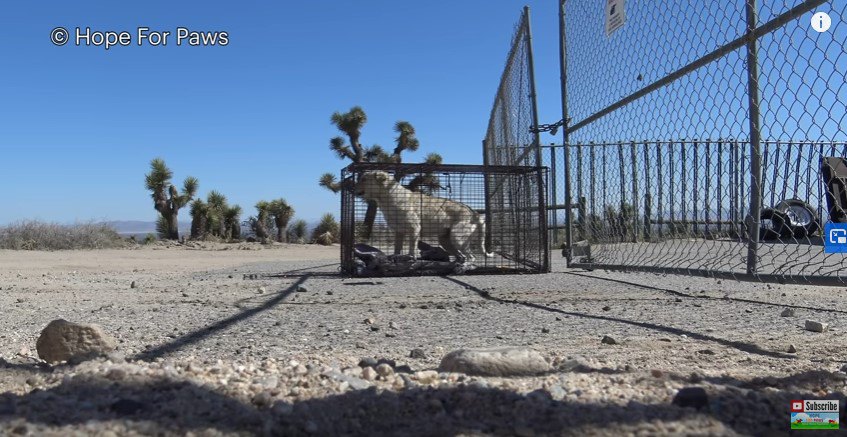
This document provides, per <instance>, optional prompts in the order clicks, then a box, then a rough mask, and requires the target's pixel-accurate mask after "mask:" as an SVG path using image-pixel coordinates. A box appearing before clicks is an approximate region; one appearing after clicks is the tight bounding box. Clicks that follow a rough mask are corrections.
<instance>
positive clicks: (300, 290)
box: [297, 285, 309, 293]
mask: <svg viewBox="0 0 847 437" xmlns="http://www.w3.org/2000/svg"><path fill="white" fill-rule="evenodd" d="M308 291H309V289H308V288H306V287H305V286H303V285H300V286H298V287H297V292H298V293H306V292H308Z"/></svg>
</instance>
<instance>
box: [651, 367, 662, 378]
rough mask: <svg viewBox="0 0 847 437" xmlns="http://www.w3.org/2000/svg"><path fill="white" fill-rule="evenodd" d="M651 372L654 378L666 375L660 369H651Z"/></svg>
mask: <svg viewBox="0 0 847 437" xmlns="http://www.w3.org/2000/svg"><path fill="white" fill-rule="evenodd" d="M650 374H651V375H653V377H654V378H661V377H662V376H663V375H664V373H662V371H661V370H659V369H653V370H651V371H650Z"/></svg>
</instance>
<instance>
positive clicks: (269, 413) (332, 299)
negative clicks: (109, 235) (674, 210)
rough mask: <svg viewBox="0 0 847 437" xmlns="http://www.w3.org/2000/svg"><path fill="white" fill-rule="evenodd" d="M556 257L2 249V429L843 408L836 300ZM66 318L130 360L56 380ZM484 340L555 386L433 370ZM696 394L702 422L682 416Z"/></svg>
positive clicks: (652, 426) (452, 423) (62, 369)
mask: <svg viewBox="0 0 847 437" xmlns="http://www.w3.org/2000/svg"><path fill="white" fill-rule="evenodd" d="M224 249H228V250H224ZM553 260H554V262H555V265H554V273H551V274H546V275H512V276H508V275H507V276H456V277H423V278H369V279H361V278H341V277H338V276H337V267H338V265H337V261H338V248H337V247H331V248H323V247H316V246H288V245H279V246H274V247H271V248H261V247H260V246H258V245H251V244H243V245H237V246H235V245H230V246H219V245H196V246H194V247H184V246H179V247H168V246H164V245H160V246H155V247H152V248H149V247H147V248H141V249H136V250H104V251H70V252H11V251H0V308H3V311H2V316H0V435H2V434H19V435H27V434H29V435H62V436H64V435H74V434H75V433H76V434H78V435H92V434H94V435H136V434H140V435H150V434H156V435H162V434H164V435H170V434H176V435H184V434H191V435H231V434H232V435H238V434H245V435H253V434H264V435H283V434H285V435H337V434H370V435H383V434H394V435H445V434H449V435H457V434H460V435H488V434H498V435H627V434H630V435H656V434H660V435H664V434H670V435H674V434H685V435H737V434H741V435H783V434H784V435H787V434H788V421H789V415H788V403H789V400H791V399H844V397H845V396H844V391H845V379H847V376H845V374H844V373H843V372H842V371H841V369H842V366H843V365H844V363H845V361H846V360H847V352H845V349H844V335H843V334H844V330H845V329H847V328H845V327H847V323H845V322H847V303H845V301H844V299H843V295H844V292H845V290H844V289H843V288H827V287H812V286H795V285H764V284H753V283H739V282H733V281H717V280H712V279H704V278H691V277H684V276H672V275H668V276H664V275H652V274H642V273H633V274H624V273H610V272H598V271H594V272H586V271H582V270H568V269H567V268H565V267H564V264H563V262H562V260H561V258H560V257H559V256H558V255H556V254H555V253H554V256H553ZM133 282H135V288H132V287H131V284H132V283H133ZM785 308H794V309H795V312H796V316H794V317H781V316H780V313H781V312H782V311H783V310H784V309H785ZM56 318H64V319H67V320H70V321H73V322H78V323H96V324H99V325H101V326H102V327H103V328H104V329H105V330H106V331H107V332H109V333H110V334H111V335H113V336H114V337H115V338H116V339H117V340H118V344H119V349H118V351H117V352H116V353H114V354H112V356H110V357H109V358H108V359H105V358H104V359H99V360H95V361H90V362H86V363H83V364H80V365H78V366H67V365H60V366H56V367H49V366H47V365H46V364H43V363H42V362H40V361H39V360H38V359H37V354H36V353H35V342H36V339H37V337H38V335H39V332H40V331H41V329H42V328H43V327H44V326H46V325H47V323H49V322H50V321H51V320H53V319H56ZM368 319H369V320H368ZM807 319H809V320H817V321H821V322H826V323H828V324H829V325H830V326H831V328H830V329H829V330H828V331H826V332H823V333H813V332H808V331H806V330H804V328H803V326H804V322H805V320H807ZM366 320H367V322H366ZM604 336H609V337H612V338H613V339H614V340H615V341H616V343H617V344H605V343H602V342H601V339H602V338H603V337H604ZM791 345H794V346H795V347H796V349H797V352H796V353H789V352H788V348H789V346H791ZM490 346H528V347H531V348H534V349H536V350H538V351H539V352H541V353H542V354H543V355H544V356H545V357H547V358H548V360H549V361H550V363H551V364H552V365H553V367H554V368H555V369H556V370H555V371H554V372H551V373H550V374H546V375H542V376H538V377H532V378H528V377H522V378H482V377H470V376H466V375H461V374H448V373H437V372H436V369H437V367H438V364H439V362H440V359H441V357H442V356H443V355H444V354H446V353H447V352H449V351H451V350H454V349H457V348H463V347H490ZM413 349H420V351H417V353H416V355H415V356H416V358H410V352H411V351H412V350H413ZM419 352H423V354H422V355H421V354H419ZM363 358H375V359H384V360H391V361H393V363H391V364H394V367H393V369H392V367H391V366H380V368H379V371H380V372H381V373H380V372H377V371H376V370H375V369H374V368H373V367H368V366H367V364H370V363H362V364H363V365H366V367H364V368H363V367H360V366H359V364H360V361H361V360H362V359H363ZM406 366H407V367H406ZM692 386H696V387H703V388H704V389H705V390H706V392H707V393H708V396H709V403H708V405H707V406H706V407H705V408H702V409H699V410H696V409H693V408H681V407H678V406H675V405H673V404H672V403H671V401H672V399H673V398H674V396H675V395H676V393H677V392H678V390H680V389H681V388H683V387H692ZM843 409H844V405H843V404H842V411H843ZM816 435H819V434H816ZM823 435H825V433H823Z"/></svg>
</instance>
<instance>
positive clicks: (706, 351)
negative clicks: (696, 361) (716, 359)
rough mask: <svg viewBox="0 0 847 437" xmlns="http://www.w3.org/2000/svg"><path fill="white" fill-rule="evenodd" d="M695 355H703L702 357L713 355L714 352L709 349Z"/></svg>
mask: <svg viewBox="0 0 847 437" xmlns="http://www.w3.org/2000/svg"><path fill="white" fill-rule="evenodd" d="M697 353H698V354H703V355H714V354H715V351H713V350H711V349H701V350H699V351H697Z"/></svg>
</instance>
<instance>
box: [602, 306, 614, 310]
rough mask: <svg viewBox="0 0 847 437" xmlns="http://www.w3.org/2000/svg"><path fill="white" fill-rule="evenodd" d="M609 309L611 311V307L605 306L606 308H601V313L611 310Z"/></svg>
mask: <svg viewBox="0 0 847 437" xmlns="http://www.w3.org/2000/svg"><path fill="white" fill-rule="evenodd" d="M611 309H612V307H610V306H608V305H606V306H604V307H603V311H609V310H611Z"/></svg>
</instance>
